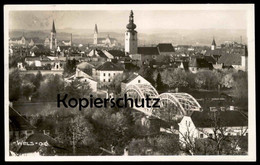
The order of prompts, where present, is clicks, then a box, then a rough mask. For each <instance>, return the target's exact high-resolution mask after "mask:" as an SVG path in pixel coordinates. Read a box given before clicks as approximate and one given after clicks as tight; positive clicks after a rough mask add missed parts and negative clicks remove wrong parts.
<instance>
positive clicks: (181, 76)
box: [162, 69, 188, 88]
mask: <svg viewBox="0 0 260 165" xmlns="http://www.w3.org/2000/svg"><path fill="white" fill-rule="evenodd" d="M162 81H163V83H165V84H167V85H168V86H169V87H170V88H181V87H187V86H188V82H187V78H186V72H185V71H183V70H180V69H176V70H174V71H170V70H164V71H163V72H162Z"/></svg>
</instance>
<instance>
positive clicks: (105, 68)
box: [96, 61, 124, 71]
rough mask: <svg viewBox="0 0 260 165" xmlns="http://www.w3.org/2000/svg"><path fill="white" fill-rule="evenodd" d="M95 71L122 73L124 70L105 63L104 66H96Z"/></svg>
mask: <svg viewBox="0 0 260 165" xmlns="http://www.w3.org/2000/svg"><path fill="white" fill-rule="evenodd" d="M96 70H101V71H123V70H124V69H123V68H122V67H120V66H118V65H116V64H114V63H113V62H110V61H107V62H105V63H104V64H102V65H100V66H98V67H97V68H96Z"/></svg>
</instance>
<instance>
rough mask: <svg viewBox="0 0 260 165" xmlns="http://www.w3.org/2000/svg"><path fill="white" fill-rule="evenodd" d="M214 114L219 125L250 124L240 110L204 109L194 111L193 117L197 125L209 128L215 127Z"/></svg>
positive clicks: (238, 125) (237, 125)
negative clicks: (215, 110) (214, 110)
mask: <svg viewBox="0 0 260 165" xmlns="http://www.w3.org/2000/svg"><path fill="white" fill-rule="evenodd" d="M214 115H215V116H217V117H216V118H217V119H219V120H218V122H219V123H218V126H221V127H240V126H248V118H247V117H246V116H245V115H243V114H242V113H240V112H239V111H217V112H212V111H203V112H193V114H192V115H191V119H192V121H193V123H194V124H195V126H196V127H199V128H209V127H214V124H215V121H217V120H214Z"/></svg>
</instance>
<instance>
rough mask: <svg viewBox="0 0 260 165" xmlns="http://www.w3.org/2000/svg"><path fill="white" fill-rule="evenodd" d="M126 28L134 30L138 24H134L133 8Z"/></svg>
mask: <svg viewBox="0 0 260 165" xmlns="http://www.w3.org/2000/svg"><path fill="white" fill-rule="evenodd" d="M126 28H127V29H128V30H131V31H134V29H135V28H136V25H135V24H134V13H133V11H132V10H131V12H130V16H129V23H128V24H127V25H126Z"/></svg>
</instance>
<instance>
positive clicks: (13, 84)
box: [9, 69, 22, 102]
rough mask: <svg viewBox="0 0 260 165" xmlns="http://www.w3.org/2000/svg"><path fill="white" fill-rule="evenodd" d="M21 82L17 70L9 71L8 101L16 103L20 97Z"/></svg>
mask: <svg viewBox="0 0 260 165" xmlns="http://www.w3.org/2000/svg"><path fill="white" fill-rule="evenodd" d="M21 84H22V80H21V77H20V73H19V71H18V70H17V69H14V70H10V73H9V100H10V101H11V102H13V101H17V100H18V99H19V98H20V95H21Z"/></svg>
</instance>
